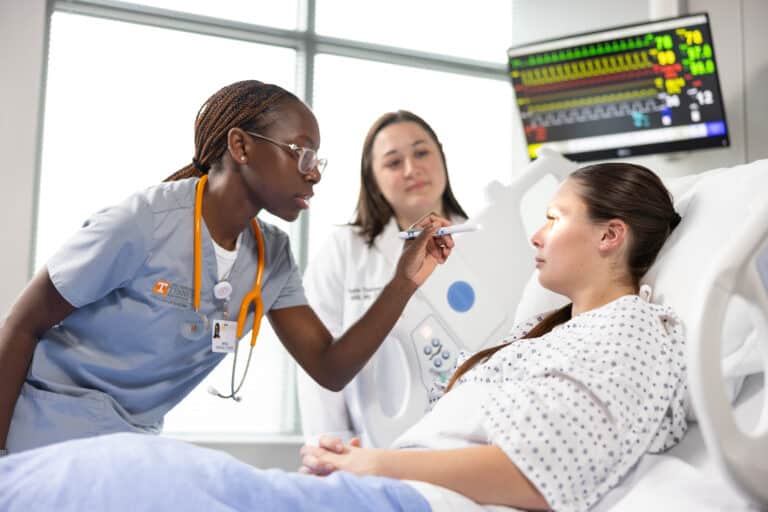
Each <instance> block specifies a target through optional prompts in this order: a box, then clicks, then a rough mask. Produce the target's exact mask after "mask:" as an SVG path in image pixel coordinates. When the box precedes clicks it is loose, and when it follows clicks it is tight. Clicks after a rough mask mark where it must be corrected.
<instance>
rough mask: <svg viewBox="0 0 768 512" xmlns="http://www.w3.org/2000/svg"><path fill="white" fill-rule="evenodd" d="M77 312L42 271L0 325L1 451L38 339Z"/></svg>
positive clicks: (44, 271) (46, 273) (43, 270)
mask: <svg viewBox="0 0 768 512" xmlns="http://www.w3.org/2000/svg"><path fill="white" fill-rule="evenodd" d="M74 309H75V308H74V306H72V305H71V304H70V303H69V302H67V301H66V300H65V299H64V297H62V296H61V294H60V293H59V292H58V290H56V287H55V286H53V283H52V282H51V278H50V277H49V275H48V270H47V269H46V268H43V269H42V270H41V271H40V272H38V273H37V274H36V275H35V276H34V277H33V278H32V280H31V281H30V282H29V284H27V287H26V288H24V290H23V291H22V292H21V296H19V298H18V299H17V300H16V303H15V304H14V305H13V306H12V307H11V310H10V311H9V312H8V316H7V317H6V318H5V319H4V321H3V323H2V325H0V448H2V447H4V446H5V441H6V438H7V437H8V428H9V427H10V424H11V417H12V416H13V409H14V407H15V406H16V399H17V398H18V397H19V392H20V391H21V386H22V384H23V383H24V379H25V378H26V376H27V371H28V369H29V363H30V361H31V360H32V353H33V352H34V350H35V345H36V344H37V340H38V339H40V336H42V335H43V333H44V332H45V331H47V330H48V329H50V328H51V327H52V326H54V325H56V324H57V323H59V322H61V321H62V320H64V318H66V317H67V315H69V314H70V313H71V312H72V311H73V310H74Z"/></svg>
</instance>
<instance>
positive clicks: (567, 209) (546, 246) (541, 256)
mask: <svg viewBox="0 0 768 512" xmlns="http://www.w3.org/2000/svg"><path fill="white" fill-rule="evenodd" d="M578 187H579V185H578V183H576V182H575V181H574V180H571V179H568V180H566V181H565V182H563V184H562V185H561V186H560V188H559V189H558V191H557V193H556V194H555V197H554V198H553V199H552V201H551V202H550V204H549V206H548V207H547V212H546V216H547V221H546V223H545V224H544V225H543V226H542V227H541V228H540V229H539V230H538V231H537V232H536V233H534V235H533V237H532V238H531V242H532V243H533V246H534V247H535V248H536V268H537V269H539V282H540V283H541V285H542V286H544V287H545V288H547V289H549V290H552V291H554V292H556V293H560V294H562V295H565V296H567V297H573V293H574V292H575V291H577V290H579V289H583V288H584V287H586V286H588V285H589V283H590V282H591V281H592V280H593V277H594V276H595V272H599V271H600V270H599V269H600V268H601V267H600V266H599V261H600V251H599V247H600V240H601V238H602V236H603V230H602V228H601V226H599V225H598V224H596V223H594V222H592V221H591V220H590V218H589V215H588V211H587V205H586V203H585V202H584V200H583V199H582V198H581V196H580V195H579V193H578Z"/></svg>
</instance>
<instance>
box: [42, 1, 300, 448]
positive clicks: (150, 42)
mask: <svg viewBox="0 0 768 512" xmlns="http://www.w3.org/2000/svg"><path fill="white" fill-rule="evenodd" d="M222 55H226V56H227V58H226V59H223V58H222V57H221V56H222ZM233 63H234V64H233ZM295 68H296V52H295V51H294V50H290V49H285V48H278V47H270V46H264V45H258V44H253V43H246V42H242V41H236V40H227V39H222V38H217V37H209V36H202V35H197V34H191V33H188V32H180V31H175V30H167V29H160V28H154V27H148V26H144V25H137V24H133V23H122V22H117V21H111V20H105V19H99V18H94V17H90V16H80V15H73V14H66V13H60V12H57V13H54V15H53V19H52V22H51V42H50V54H49V64H48V83H47V89H46V108H45V122H44V126H45V128H44V134H43V158H42V170H41V177H40V196H39V207H38V229H37V251H36V256H35V260H36V267H40V266H41V265H43V264H44V263H45V261H46V259H47V258H48V257H49V256H50V255H51V254H52V253H53V251H55V250H56V248H58V247H59V246H60V245H61V244H62V243H63V242H64V241H65V240H66V239H67V237H68V236H69V235H71V234H72V233H73V232H74V231H75V230H76V229H77V228H78V227H79V226H80V224H82V222H83V221H84V220H85V219H86V218H88V216H89V215H90V214H92V213H93V212H95V211H97V210H99V209H100V208H102V207H104V206H108V205H111V204H114V203H117V202H119V201H120V200H122V199H123V198H125V197H126V196H127V195H129V194H130V193H132V192H133V191H135V190H139V189H141V188H144V187H147V186H149V185H151V184H153V183H157V182H160V181H162V180H163V179H164V178H166V177H167V176H169V175H170V174H171V173H173V172H175V171H176V170H178V169H180V168H181V167H182V166H183V165H186V164H187V163H188V162H189V161H190V160H191V158H192V154H193V151H194V145H193V129H194V120H195V114H196V113H197V109H198V108H199V107H200V105H201V104H202V103H203V102H204V101H205V99H207V98H208V96H210V95H211V94H212V93H213V92H214V91H216V90H217V89H219V88H220V87H221V86H223V85H225V84H228V83H231V82H234V81H236V80H241V79H243V77H252V76H265V75H268V76H269V77H270V81H272V82H275V83H277V84H279V85H281V86H283V87H285V88H287V89H290V90H293V89H295V87H294V83H295ZM83 184H88V185H87V186H83ZM269 221H270V222H275V221H276V219H274V218H270V219H269ZM281 222H282V221H277V223H278V225H280V226H281V227H282V228H283V229H287V230H289V229H290V228H289V227H288V226H287V225H286V223H282V224H280V223H281ZM190 272H191V269H190ZM243 349H245V347H243ZM242 354H245V350H243V351H242V352H241V358H240V361H239V362H240V363H241V364H240V369H239V373H238V375H239V374H240V373H241V372H242V368H243V365H242V363H243V362H244V359H245V358H244V357H242ZM289 365H290V363H289V362H288V361H287V358H286V357H285V356H284V351H283V349H282V345H281V344H280V342H279V341H278V340H277V339H276V337H275V335H274V333H273V332H272V329H271V327H270V325H269V322H263V324H262V332H261V334H260V336H259V343H258V344H257V348H256V349H254V356H253V362H252V365H251V369H250V370H249V372H248V373H249V375H248V379H247V380H246V384H245V386H244V387H243V390H242V394H243V396H244V397H245V398H244V400H247V401H244V402H243V403H242V404H235V403H234V402H231V401H224V400H220V399H218V398H214V397H213V396H211V395H209V394H208V393H206V389H207V388H208V386H209V385H213V386H215V387H218V388H219V389H226V388H225V387H224V386H225V385H226V386H228V385H229V372H230V370H231V356H229V357H228V358H227V359H225V360H224V362H223V363H222V364H220V365H219V366H218V367H217V368H216V370H215V371H214V372H212V373H211V375H209V376H208V378H207V379H206V380H205V381H204V382H203V383H202V384H201V386H200V387H199V388H198V389H197V390H196V391H195V392H194V393H193V395H191V396H190V397H189V398H188V399H187V400H185V401H183V402H182V404H180V405H179V406H178V407H177V408H176V409H174V410H173V411H172V413H171V414H169V415H168V416H167V418H166V430H167V431H174V432H198V433H199V432H242V431H245V430H248V431H249V432H251V433H253V432H281V431H285V430H291V429H293V428H294V426H293V423H294V420H293V418H292V417H291V414H293V412H292V411H293V408H291V407H289V408H285V407H284V404H285V403H286V398H287V397H290V395H291V387H290V386H291V382H293V378H292V370H291V369H290V366H289ZM265 389H270V390H272V389H278V390H280V391H278V392H274V393H264V392H263V390H265ZM284 394H285V395H286V396H283V395H284Z"/></svg>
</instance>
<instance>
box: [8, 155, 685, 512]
mask: <svg viewBox="0 0 768 512" xmlns="http://www.w3.org/2000/svg"><path fill="white" fill-rule="evenodd" d="M679 220H680V219H679V216H678V215H677V214H676V213H675V212H674V209H673V207H672V202H671V198H670V197H669V194H668V192H667V191H666V189H665V188H664V187H663V185H662V184H661V182H660V181H659V180H658V178H657V177H656V176H655V175H654V174H653V173H651V172H650V171H648V170H647V169H644V168H642V167H639V166H634V165H629V164H601V165H595V166H590V167H585V168H582V169H580V170H578V171H576V172H575V173H574V174H573V175H572V176H571V177H570V178H569V179H567V180H566V181H565V182H564V183H563V185H562V186H561V187H560V189H559V190H558V192H557V194H556V195H555V197H554V198H553V200H552V202H551V203H550V206H549V208H548V210H547V222H546V223H545V225H544V226H543V227H542V228H541V229H540V230H539V231H538V232H537V233H536V234H535V235H534V236H533V238H532V242H533V245H534V247H535V248H536V250H537V258H536V259H537V267H538V268H539V279H540V282H541V283H542V285H544V286H545V287H547V288H549V289H552V290H553V291H555V292H557V293H560V294H562V295H565V296H567V297H568V298H570V299H571V301H572V302H571V304H569V305H568V306H566V307H564V308H562V309H560V310H557V311H554V312H552V313H549V314H546V315H541V316H539V317H537V318H536V319H534V320H533V321H530V322H526V323H524V324H523V325H521V326H519V327H518V328H517V329H516V330H515V331H514V332H513V333H512V335H511V336H510V337H509V338H507V339H506V340H504V343H503V344H502V345H499V346H498V347H494V348H491V349H488V350H486V351H483V352H480V353H478V354H475V355H473V356H472V357H470V358H468V359H466V360H465V361H463V364H462V365H461V366H460V367H459V368H458V370H457V371H456V373H455V374H454V376H453V378H452V380H451V381H450V382H449V384H448V386H447V387H446V389H438V390H436V394H435V398H436V399H437V398H439V400H437V402H436V404H435V406H434V409H433V411H432V412H430V413H429V414H427V416H426V417H425V418H424V419H423V420H422V421H420V422H419V423H418V424H416V425H415V426H414V427H413V428H411V429H410V430H409V431H407V432H406V433H405V434H404V435H403V436H402V437H401V438H400V439H398V440H397V441H396V442H395V444H394V446H393V449H391V450H379V449H363V448H360V447H359V446H357V443H356V442H354V441H353V442H352V443H351V444H350V445H348V446H342V445H341V443H340V441H339V440H336V439H330V438H325V439H323V440H322V441H321V446H319V447H310V446H306V447H304V448H303V449H302V454H303V462H304V467H303V472H305V473H314V474H320V475H329V476H327V478H316V477H314V476H309V475H302V474H290V473H283V472H279V471H275V470H269V471H260V470H255V469H253V468H250V467H248V466H245V465H244V464H241V463H239V462H236V461H235V460H234V459H231V458H229V457H227V456H224V455H221V454H214V452H210V451H208V450H204V449H200V448H194V447H191V446H188V445H184V444H182V443H178V442H175V441H171V440H166V439H162V438H144V437H137V436H131V435H128V434H121V435H117V436H106V437H103V438H97V439H91V440H80V441H72V442H67V443H63V444H59V445H54V446H51V447H49V448H42V449H38V450H32V451H29V452H23V453H20V454H18V455H14V456H11V457H8V458H5V459H0V509H3V510H5V509H12V508H14V507H15V508H18V509H29V508H30V507H31V508H34V507H33V506H32V505H35V504H37V505H36V506H40V505H41V504H45V505H46V506H55V507H56V508H57V509H60V510H61V509H82V508H101V509H114V508H115V507H117V508H132V507H133V506H135V505H137V504H138V505H139V506H141V505H143V504H145V503H146V504H147V505H151V506H152V507H154V508H162V505H164V504H168V505H170V508H179V507H180V506H181V507H183V508H185V509H186V508H193V509H200V510H203V509H205V510H214V509H216V508H234V509H240V510H244V509H254V508H257V507H256V506H255V505H258V509H263V510H319V509H322V508H323V507H325V508H326V509H328V510H379V511H386V510H416V511H420V510H430V509H431V508H432V507H431V504H430V502H429V501H428V500H426V499H425V498H424V497H423V495H422V494H420V493H419V492H416V490H415V489H416V487H413V486H411V485H409V484H407V483H405V482H403V481H402V480H411V481H422V482H428V483H431V484H434V485H436V486H439V487H440V488H445V489H449V490H451V491H455V492H458V493H460V494H462V495H464V496H466V497H468V498H470V499H471V500H473V501H475V502H477V503H484V504H499V505H507V506H513V507H518V508H526V509H547V508H552V509H555V510H564V511H572V510H573V511H580V510H587V509H589V508H590V507H592V506H593V505H594V504H595V503H597V502H598V501H599V500H600V499H601V497H602V496H604V495H605V493H606V492H607V491H608V490H609V489H611V488H612V487H613V486H615V485H617V484H618V482H619V481H620V480H621V479H622V478H623V477H624V476H625V475H626V474H627V473H628V472H629V471H630V469H631V468H632V467H633V466H634V465H635V464H636V463H637V462H638V461H639V460H640V459H641V458H642V456H643V454H644V453H646V452H648V451H652V452H653V451H660V450H663V449H665V448H668V447H670V446H672V445H673V444H674V443H676V442H677V441H678V440H679V439H680V437H681V436H682V435H683V433H684V432H685V428H686V424H685V414H684V410H683V396H684V391H685V381H684V373H685V371H684V355H683V353H684V337H683V334H682V326H681V325H680V322H679V320H678V319H677V317H676V316H675V315H674V313H673V312H672V311H670V310H669V308H664V307H660V306H656V305H653V304H650V303H649V302H647V301H646V300H644V299H643V298H641V297H639V296H638V295H637V293H638V282H639V279H640V277H641V276H642V275H643V274H644V273H645V272H646V271H647V269H648V268H649V267H650V265H651V264H652V263H653V260H654V258H655V257H656V254H657V253H658V251H659V249H660V248H661V246H662V245H663V243H664V240H665V239H666V237H667V236H668V235H669V233H670V231H671V230H672V229H674V227H675V226H676V225H677V223H678V222H679ZM510 259H511V260H514V255H510ZM219 462H220V463H219ZM126 472H127V476H126ZM131 482H134V483H131ZM141 483H143V484H146V488H147V490H146V491H141V492H138V491H134V490H132V489H136V486H137V485H139V484H141ZM77 489H80V491H79V493H78V492H77ZM142 493H145V494H143V495H142ZM87 500H91V501H87ZM93 500H101V501H93ZM120 500H126V501H120ZM121 503H122V505H121Z"/></svg>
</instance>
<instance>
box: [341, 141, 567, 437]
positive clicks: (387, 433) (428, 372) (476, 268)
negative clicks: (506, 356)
mask: <svg viewBox="0 0 768 512" xmlns="http://www.w3.org/2000/svg"><path fill="white" fill-rule="evenodd" d="M576 167H577V164H576V163H574V162H571V161H570V160H567V159H565V158H563V157H562V156H561V155H560V154H558V153H556V152H554V151H548V150H542V151H541V152H540V153H539V158H538V159H537V160H536V161H535V162H533V163H531V164H529V165H528V166H527V167H526V168H525V170H524V171H523V172H522V173H520V174H519V175H518V176H517V177H516V178H515V179H514V180H512V182H511V183H510V184H509V185H508V186H502V185H501V184H499V183H498V182H494V183H491V184H490V185H489V187H488V188H487V190H486V193H487V196H488V205H487V206H486V207H485V208H484V209H482V210H481V211H480V212H479V213H478V214H477V215H473V216H472V218H471V219H469V221H468V222H470V223H473V224H478V225H482V227H483V228H482V230H480V231H477V232H474V233H467V234H457V235H454V236H455V242H456V247H455V248H454V249H453V251H452V253H451V256H450V258H449V259H448V261H447V262H446V264H444V265H442V266H439V267H438V268H437V269H436V270H435V272H434V273H433V274H432V275H431V276H430V277H429V279H427V281H426V282H425V283H424V284H423V285H422V286H421V288H420V289H419V291H418V292H417V295H416V296H415V297H413V298H412V299H411V301H410V303H409V304H408V306H407V309H406V313H404V314H403V316H402V317H401V319H400V320H399V321H398V322H397V324H396V325H395V327H394V329H393V330H392V332H391V333H390V339H389V340H387V342H385V344H384V347H382V348H383V349H384V351H386V352H387V353H388V355H387V357H378V358H376V359H374V360H373V361H372V363H373V364H369V365H368V366H366V367H365V368H364V369H363V371H362V372H361V373H360V374H359V377H358V382H359V385H358V386H355V387H354V390H353V392H355V393H359V394H360V396H358V398H359V403H360V404H362V408H363V411H362V413H363V422H364V423H365V425H363V426H364V428H365V429H366V431H367V432H369V434H370V437H371V441H372V442H373V443H374V444H375V445H377V446H387V445H388V444H389V443H390V442H392V441H393V440H394V439H395V438H396V437H397V436H398V435H399V434H401V433H402V432H403V431H404V430H405V429H406V428H408V427H409V426H410V425H412V424H414V423H415V422H416V421H417V420H418V419H420V418H421V417H422V416H423V415H424V413H425V411H426V409H427V406H428V400H427V396H428V395H427V392H428V390H429V388H430V387H431V386H432V384H433V383H434V381H435V380H440V381H443V382H445V381H446V380H447V379H448V378H449V377H450V374H451V370H452V369H453V367H454V365H455V362H456V357H457V355H458V353H459V351H461V350H466V351H469V352H474V351H477V350H479V349H481V348H484V347H487V346H491V345H494V344H497V343H498V342H499V341H500V340H501V338H503V337H504V335H505V334H506V333H507V332H508V331H509V330H510V328H511V327H512V326H513V324H514V311H515V307H516V305H517V303H518V301H519V300H520V295H521V293H522V290H523V288H524V286H525V283H526V281H527V280H528V278H529V276H530V275H531V273H532V272H533V270H534V269H535V265H534V251H533V247H532V246H531V243H530V241H529V236H528V235H527V234H526V230H525V226H524V225H523V222H522V219H521V215H520V203H521V200H522V198H523V196H524V195H525V193H526V191H528V190H529V189H530V188H531V187H533V186H534V185H536V184H537V183H538V182H539V180H541V179H542V178H544V177H546V176H548V175H554V176H555V178H556V179H557V180H562V179H563V178H565V177H566V176H567V175H568V174H569V173H570V172H571V171H573V170H574V169H576ZM545 206H546V205H545V204H542V205H541V210H540V211H542V212H543V211H544V209H545ZM386 360H389V362H388V363H384V364H382V365H381V367H379V368H377V363H376V362H377V361H379V363H380V364H381V362H382V361H386ZM392 360H394V361H398V362H399V364H400V365H401V366H400V367H398V366H393V363H392V362H391V361H392ZM384 365H386V367H385V366H384ZM403 367H404V368H403ZM393 371H394V372H397V373H398V379H399V378H402V379H403V380H404V382H403V383H402V390H401V391H400V392H399V396H397V397H394V398H393V397H392V396H391V393H392V392H393V391H392V389H391V388H390V389H382V386H378V385H377V384H379V383H382V382H384V381H385V380H390V381H391V380H392V375H391V373H392V372H393ZM387 373H388V374H389V376H388V378H387V379H385V378H384V377H383V375H384V374H387ZM395 392H396V391H395Z"/></svg>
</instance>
